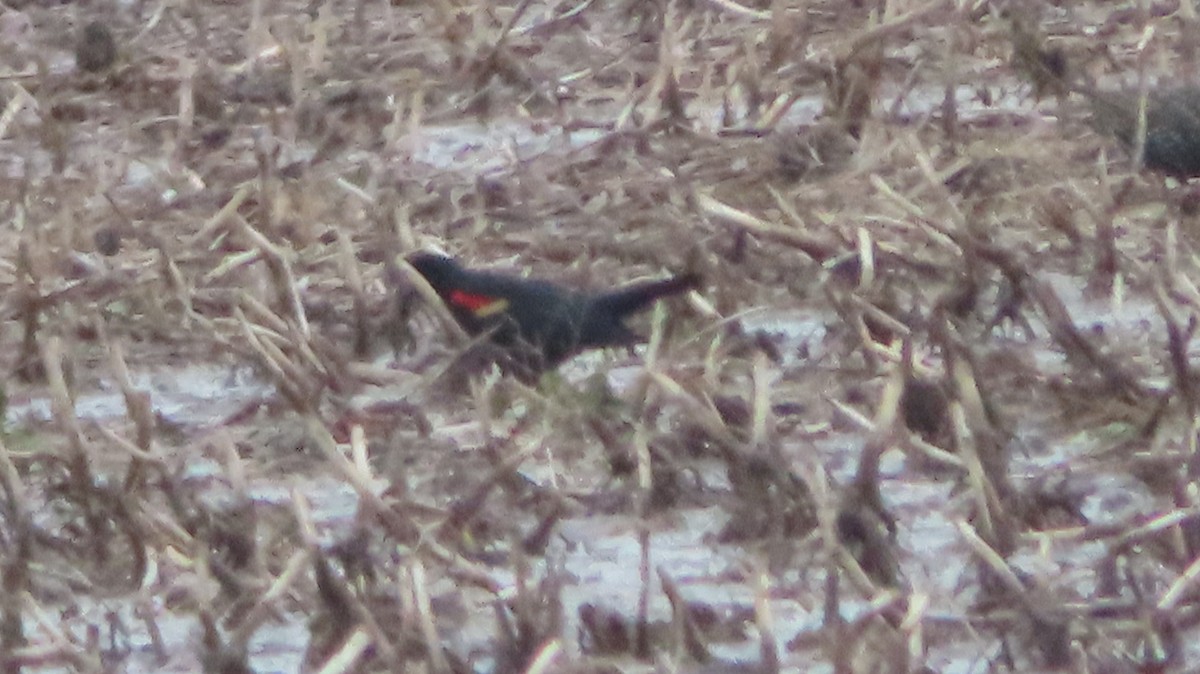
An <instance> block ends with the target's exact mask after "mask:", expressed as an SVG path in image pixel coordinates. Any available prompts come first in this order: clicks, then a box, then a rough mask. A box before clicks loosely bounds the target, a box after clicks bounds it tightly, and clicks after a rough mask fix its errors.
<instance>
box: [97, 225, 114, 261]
mask: <svg viewBox="0 0 1200 674" xmlns="http://www.w3.org/2000/svg"><path fill="white" fill-rule="evenodd" d="M93 239H94V241H95V243H96V250H98V251H100V254H101V255H105V256H107V257H112V256H113V255H116V254H117V253H119V252H121V233H120V232H118V231H117V230H116V229H115V228H112V227H103V228H101V229H98V230H96V234H95V235H94V237H93Z"/></svg>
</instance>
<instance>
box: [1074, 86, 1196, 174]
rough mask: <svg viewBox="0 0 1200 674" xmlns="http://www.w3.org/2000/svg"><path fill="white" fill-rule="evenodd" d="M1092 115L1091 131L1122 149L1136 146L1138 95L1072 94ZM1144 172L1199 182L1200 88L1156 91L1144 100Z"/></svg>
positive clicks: (1087, 91) (1084, 90) (1088, 90)
mask: <svg viewBox="0 0 1200 674" xmlns="http://www.w3.org/2000/svg"><path fill="white" fill-rule="evenodd" d="M1076 89H1077V90H1078V91H1079V92H1080V93H1081V94H1083V96H1084V97H1085V98H1087V99H1088V103H1089V104H1090V106H1091V109H1092V125H1093V126H1095V127H1096V128H1097V129H1099V130H1100V131H1104V132H1107V133H1111V134H1112V135H1113V136H1116V138H1117V140H1119V141H1121V143H1123V144H1124V145H1125V146H1126V147H1128V148H1133V147H1134V146H1136V144H1137V133H1138V107H1139V105H1140V100H1139V99H1140V97H1139V96H1138V93H1137V92H1136V91H1112V92H1109V91H1098V90H1096V89H1092V88H1089V87H1077V88H1076ZM1142 163H1144V164H1145V165H1146V168H1148V169H1151V170H1154V171H1159V172H1161V173H1165V174H1167V175H1170V176H1174V177H1176V178H1179V179H1181V180H1184V179H1187V178H1195V177H1197V176H1200V87H1197V86H1194V85H1189V86H1183V87H1178V88H1166V89H1157V90H1153V91H1151V92H1150V93H1149V94H1147V96H1146V141H1145V145H1144V146H1143V148H1142Z"/></svg>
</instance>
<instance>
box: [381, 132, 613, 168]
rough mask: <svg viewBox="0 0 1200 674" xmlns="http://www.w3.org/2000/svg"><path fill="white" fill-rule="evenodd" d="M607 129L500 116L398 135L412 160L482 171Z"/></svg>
mask: <svg viewBox="0 0 1200 674" xmlns="http://www.w3.org/2000/svg"><path fill="white" fill-rule="evenodd" d="M606 133H608V132H607V131H603V130H599V129H584V130H577V131H571V132H564V131H563V129H562V127H560V126H557V125H550V124H548V123H546V122H542V121H533V120H503V121H493V122H490V123H488V124H481V123H477V122H466V123H462V124H442V125H428V126H422V127H420V128H418V129H415V130H413V131H411V132H409V133H408V134H407V135H405V136H404V137H403V138H401V139H400V144H401V145H402V146H403V147H404V148H406V149H407V150H408V153H409V157H410V158H411V160H412V161H415V162H419V163H422V164H427V165H429V166H433V167H435V168H438V169H442V170H452V171H465V172H470V173H477V174H486V173H492V172H495V171H499V170H501V169H503V168H505V167H507V166H510V165H512V164H514V163H516V162H518V161H521V160H524V159H526V158H529V157H534V156H539V155H545V154H547V153H549V152H551V151H553V150H555V149H556V148H558V149H562V150H573V149H578V148H580V147H583V146H585V145H588V144H590V143H594V142H596V141H598V140H600V139H601V138H603V137H604V135H605V134H606Z"/></svg>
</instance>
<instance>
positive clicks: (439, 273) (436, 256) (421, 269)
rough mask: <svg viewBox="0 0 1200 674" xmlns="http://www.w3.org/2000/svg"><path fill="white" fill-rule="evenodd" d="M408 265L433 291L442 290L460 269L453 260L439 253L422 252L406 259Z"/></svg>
mask: <svg viewBox="0 0 1200 674" xmlns="http://www.w3.org/2000/svg"><path fill="white" fill-rule="evenodd" d="M408 263H409V264H410V265H412V268H413V269H416V270H417V272H418V273H420V274H421V276H424V277H425V280H426V281H428V282H429V285H431V286H433V288H434V289H435V290H440V289H441V288H444V287H445V286H446V285H447V284H449V283H450V281H451V280H452V279H453V278H454V277H455V275H456V274H458V272H459V270H460V267H459V266H458V263H457V262H455V261H454V258H451V257H448V256H446V255H442V254H440V253H431V252H427V251H422V252H419V253H414V254H412V255H410V256H409V257H408Z"/></svg>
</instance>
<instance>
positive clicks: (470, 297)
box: [450, 290, 508, 317]
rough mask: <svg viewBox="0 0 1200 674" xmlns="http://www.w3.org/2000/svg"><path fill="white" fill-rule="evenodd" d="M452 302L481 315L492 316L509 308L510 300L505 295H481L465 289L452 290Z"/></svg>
mask: <svg viewBox="0 0 1200 674" xmlns="http://www.w3.org/2000/svg"><path fill="white" fill-rule="evenodd" d="M450 304H453V305H454V306H456V307H460V308H463V309H466V310H467V311H470V312H471V313H473V314H475V315H476V316H479V317H486V316H491V315H493V314H497V313H500V312H501V311H504V310H505V309H507V308H508V300H506V299H504V298H503V297H492V296H491V295H480V294H478V293H469V292H466V291H463V290H453V291H451V292H450Z"/></svg>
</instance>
